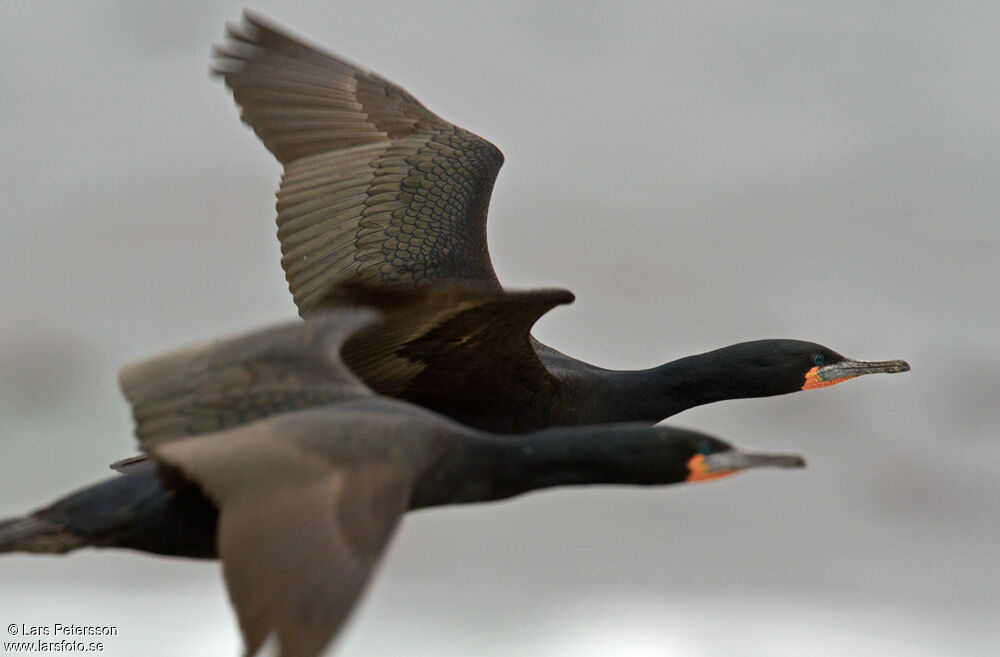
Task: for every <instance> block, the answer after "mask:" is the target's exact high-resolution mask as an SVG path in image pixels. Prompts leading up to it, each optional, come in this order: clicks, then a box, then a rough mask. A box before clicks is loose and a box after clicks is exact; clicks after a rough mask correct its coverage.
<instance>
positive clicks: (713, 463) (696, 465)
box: [687, 449, 806, 481]
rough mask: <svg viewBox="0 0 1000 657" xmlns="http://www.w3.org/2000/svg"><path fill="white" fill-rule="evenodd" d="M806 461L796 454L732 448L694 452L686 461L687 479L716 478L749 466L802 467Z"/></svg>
mask: <svg viewBox="0 0 1000 657" xmlns="http://www.w3.org/2000/svg"><path fill="white" fill-rule="evenodd" d="M804 467H806V461H805V459H804V458H802V457H801V456H799V455H798V454H762V453H755V452H741V451H739V450H736V449H733V450H729V451H726V452H715V453H714V454H708V455H705V454H696V455H695V456H694V457H693V458H692V459H691V460H690V461H688V471H689V474H688V477H687V481H705V480H707V479H717V478H719V477H725V476H728V475H731V474H735V473H737V472H740V471H741V470H748V469H750V468H804Z"/></svg>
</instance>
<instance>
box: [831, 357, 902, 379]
mask: <svg viewBox="0 0 1000 657" xmlns="http://www.w3.org/2000/svg"><path fill="white" fill-rule="evenodd" d="M909 371H910V364H909V363H907V362H906V361H905V360H850V359H847V358H845V359H844V360H842V361H840V362H839V363H831V364H829V365H824V366H823V367H820V368H819V369H817V370H816V375H817V376H818V377H819V380H820V381H835V380H836V379H847V378H850V377H854V376H861V375H862V374H895V373H896V372H909Z"/></svg>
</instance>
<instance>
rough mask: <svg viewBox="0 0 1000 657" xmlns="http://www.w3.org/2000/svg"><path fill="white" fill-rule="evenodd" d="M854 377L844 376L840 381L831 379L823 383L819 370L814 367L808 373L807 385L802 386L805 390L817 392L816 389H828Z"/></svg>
mask: <svg viewBox="0 0 1000 657" xmlns="http://www.w3.org/2000/svg"><path fill="white" fill-rule="evenodd" d="M853 378H854V377H853V376H842V377H840V378H839V379H830V380H829V381H821V380H820V378H819V368H818V367H814V368H812V369H811V370H809V371H808V372H806V380H805V383H803V384H802V389H803V390H815V389H816V388H826V387H827V386H832V385H834V384H836V383H840V382H841V381H847V380H848V379H853Z"/></svg>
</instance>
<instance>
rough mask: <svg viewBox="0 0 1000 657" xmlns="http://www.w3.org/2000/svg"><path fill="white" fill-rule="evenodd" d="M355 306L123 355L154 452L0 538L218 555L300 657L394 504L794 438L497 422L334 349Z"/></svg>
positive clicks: (238, 595) (689, 463)
mask: <svg viewBox="0 0 1000 657" xmlns="http://www.w3.org/2000/svg"><path fill="white" fill-rule="evenodd" d="M374 321H376V320H375V313H374V312H371V311H362V310H353V311H347V310H342V311H334V312H332V313H326V314H317V315H316V316H315V317H313V318H311V319H309V320H308V321H306V322H304V323H302V322H296V323H295V324H293V325H288V326H282V327H278V328H273V329H269V330H265V331H261V332H257V333H252V334H249V335H246V336H243V337H240V338H236V339H233V340H228V341H224V342H220V343H216V344H213V345H209V346H208V347H199V348H195V349H189V350H187V351H183V352H180V353H177V354H173V355H169V356H165V357H162V358H158V359H154V360H152V361H149V362H146V363H142V364H139V365H135V366H131V367H127V368H125V369H124V370H123V371H122V374H121V384H122V389H123V391H124V393H125V395H126V396H127V397H128V399H129V401H130V402H131V404H132V406H133V411H134V416H135V420H136V429H137V435H138V436H139V442H140V445H141V446H142V448H143V450H144V451H145V452H146V453H147V454H149V455H150V456H151V457H152V462H140V463H133V464H130V465H126V466H124V467H123V468H122V470H123V473H124V474H122V475H118V476H116V477H114V478H112V479H110V480H107V481H104V482H101V483H98V484H96V485H93V486H91V487H90V488H86V489H83V490H81V491H78V492H76V493H73V494H71V495H69V496H67V497H65V498H63V499H61V500H59V501H57V502H55V503H54V504H52V505H50V506H48V507H46V508H44V509H41V510H39V511H36V512H34V513H32V514H30V515H27V516H24V517H20V518H13V519H9V520H6V521H3V522H0V552H10V551H28V552H50V553H52V552H67V551H71V550H74V549H77V548H81V547H88V546H93V547H120V548H131V549H136V550H142V551H146V552H153V553H158V554H169V555H178V556H190V557H216V556H218V557H219V558H220V559H221V560H222V564H223V573H224V576H225V581H226V585H227V587H228V589H229V595H230V598H231V600H232V603H233V606H234V607H235V609H236V614H237V616H238V618H239V623H240V628H241V630H242V633H243V637H244V641H245V644H246V654H247V655H248V656H252V655H255V654H257V652H258V651H259V650H260V648H261V646H262V645H263V644H264V642H265V641H266V640H267V639H268V638H269V637H272V636H273V637H274V638H275V639H276V641H277V644H278V646H279V648H280V654H281V655H282V657H314V656H315V655H318V654H319V653H320V652H321V651H322V650H323V648H324V647H325V646H326V644H327V643H328V642H329V641H330V639H331V637H332V636H333V635H334V634H335V633H336V632H337V630H338V629H339V628H340V626H341V625H342V624H343V622H344V621H345V620H346V618H347V616H348V614H349V612H350V610H351V608H352V607H353V606H354V604H355V602H356V600H357V599H358V597H359V596H360V595H361V592H362V590H363V588H364V586H365V583H366V582H367V580H368V578H369V576H370V575H371V573H372V570H373V568H374V567H375V565H376V562H377V561H378V558H379V556H380V555H381V554H382V552H383V550H384V549H385V546H386V544H387V542H388V540H389V538H390V536H391V534H392V531H393V529H394V527H395V525H396V524H397V521H398V520H399V517H400V516H401V515H402V514H403V513H404V512H405V511H407V510H409V509H416V508H421V507H428V506H436V505H444V504H460V503H468V502H479V501H487V500H497V499H503V498H507V497H511V496H513V495H518V494H520V493H524V492H526V491H529V490H534V489H538V488H545V487H550V486H560V485H576V484H592V483H617V484H640V485H659V484H670V483H677V482H683V481H694V480H702V479H711V478H714V477H721V476H725V475H727V474H731V473H734V472H736V471H739V470H743V469H747V468H752V467H759V466H776V467H801V466H802V465H803V464H804V462H803V461H802V459H801V458H800V457H798V456H794V455H787V454H753V453H747V452H741V451H738V450H735V449H733V448H732V447H731V446H730V445H728V444H726V443H724V442H722V441H720V440H717V439H715V438H712V437H709V436H706V435H704V434H701V433H697V432H694V431H686V430H682V429H674V428H668V427H649V426H644V425H636V424H631V425H629V424H618V425H601V426H593V427H585V428H560V429H549V430H545V431H539V432H535V433H530V434H526V435H522V436H516V437H510V436H498V435H495V434H488V433H484V432H481V431H478V430H475V429H471V428H469V427H466V426H463V425H461V424H458V423H457V422H455V421H453V420H450V419H448V418H446V417H444V416H442V415H438V414H437V413H434V412H433V411H429V410H427V409H425V408H421V407H419V406H415V405H413V404H408V403H406V402H403V401H399V400H394V399H389V398H386V397H381V396H378V395H375V394H374V393H373V392H372V391H371V390H370V389H368V388H367V387H366V386H365V385H364V384H363V383H362V382H361V381H360V380H358V379H356V378H355V377H354V375H353V373H351V372H350V371H349V370H348V369H347V368H346V367H344V366H343V364H342V363H341V361H340V350H341V345H342V343H343V342H344V341H345V340H346V339H348V338H349V337H350V336H351V335H352V334H356V333H357V331H358V330H363V329H364V327H366V326H368V327H370V326H371V323H372V322H374Z"/></svg>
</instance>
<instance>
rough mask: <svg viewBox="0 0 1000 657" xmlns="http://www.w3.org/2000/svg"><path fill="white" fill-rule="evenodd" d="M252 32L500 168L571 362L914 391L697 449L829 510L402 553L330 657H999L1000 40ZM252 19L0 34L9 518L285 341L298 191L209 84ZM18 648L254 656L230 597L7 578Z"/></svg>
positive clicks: (726, 32) (820, 16)
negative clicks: (77, 635) (140, 422)
mask: <svg viewBox="0 0 1000 657" xmlns="http://www.w3.org/2000/svg"><path fill="white" fill-rule="evenodd" d="M654 5H655V6H654ZM258 8H259V9H261V10H263V11H264V12H265V13H267V14H269V15H270V16H272V17H273V18H275V19H276V20H279V21H281V22H283V23H284V24H286V25H287V26H289V27H290V28H292V29H294V30H296V31H298V32H300V33H302V34H305V35H306V36H308V37H310V38H312V39H313V40H315V41H318V42H320V43H323V44H326V45H327V46H329V47H330V48H331V49H334V50H336V51H338V52H340V53H342V54H344V55H346V56H348V57H350V58H352V59H354V60H355V61H358V62H360V63H362V64H364V65H366V66H368V67H370V68H372V69H374V70H376V71H378V72H380V73H382V74H384V75H385V76H386V77H388V78H389V79H392V80H394V81H397V82H399V83H400V84H402V85H403V86H404V87H405V88H406V89H408V90H409V91H411V92H412V93H413V94H414V95H416V96H417V97H418V98H419V99H421V101H423V102H424V103H425V104H426V105H427V106H428V107H429V108H431V109H432V110H433V111H435V112H437V113H439V114H441V115H442V116H444V117H446V118H448V119H450V120H452V121H454V122H456V123H457V124H459V125H461V126H463V127H466V128H468V129H470V130H473V131H475V132H476V133H478V134H480V135H483V136H484V137H486V138H488V139H490V140H492V141H493V142H494V143H496V144H497V145H498V146H499V147H500V148H501V150H503V152H504V153H505V155H506V158H507V164H506V166H505V167H504V169H503V170H502V171H501V173H500V176H499V179H498V181H497V186H496V191H495V193H494V197H493V203H492V207H491V212H490V228H489V238H490V245H491V251H492V254H493V262H494V264H495V266H496V269H497V271H498V273H499V275H500V278H501V280H502V281H503V282H504V283H505V284H506V285H508V286H511V287H518V286H521V287H525V286H541V285H561V286H566V287H569V288H571V289H572V290H573V291H575V292H576V294H577V298H578V301H577V302H576V303H575V304H574V305H572V306H570V307H568V308H560V309H558V310H556V311H554V312H552V313H551V314H550V315H548V316H546V317H545V318H544V319H543V321H542V322H541V323H540V324H539V325H538V326H537V327H536V333H535V334H536V335H537V336H538V337H539V338H540V339H542V340H543V341H545V342H546V343H548V344H550V345H552V346H554V347H556V348H558V349H560V350H562V351H564V352H567V353H569V354H572V355H574V356H577V357H579V358H583V359H585V360H588V361H591V362H594V363H597V364H600V365H604V366H607V367H618V368H639V367H648V366H651V365H653V364H658V363H660V362H662V361H666V360H670V359H673V358H675V357H679V356H683V355H687V354H691V353H698V352H702V351H706V350H709V349H713V348H716V347H719V346H723V345H726V344H730V343H733V342H739V341H743V340H750V339H757V338H765V337H789V338H800V339H808V340H814V341H817V342H821V343H824V344H826V345H828V346H830V347H831V348H833V349H835V350H837V351H840V352H841V353H844V354H845V355H848V356H851V357H856V358H862V359H885V358H905V359H907V360H909V362H910V364H911V365H912V366H913V371H912V372H911V373H909V374H906V375H899V376H878V377H871V378H864V379H861V380H859V381H856V382H851V383H848V384H846V385H842V386H837V387H835V388H832V389H827V390H823V391H821V392H811V393H808V394H807V393H803V394H797V395H791V396H787V397H780V398H772V399H767V400H748V401H734V402H725V403H721V404H715V405H711V406H707V407H702V408H699V409H695V410H693V411H688V412H686V413H684V414H682V415H680V416H677V417H675V418H673V419H671V420H670V422H672V423H675V424H678V425H682V426H690V427H696V428H699V429H702V430H704V431H708V432H711V433H714V434H717V435H719V436H721V437H725V438H727V439H729V440H731V441H733V442H734V443H736V444H739V445H741V446H746V447H759V448H766V449H771V450H793V451H800V452H802V453H803V454H804V455H805V456H806V457H807V458H808V459H809V468H808V469H807V470H805V471H802V472H791V473H790V472H761V473H753V474H749V475H745V476H742V477H734V478H732V479H729V480H726V481H722V482H718V483H713V484H711V485H695V486H681V487H675V488H673V489H671V488H665V489H659V490H640V489H626V488H611V487H606V488H589V489H585V490H584V489H577V490H560V491H552V492H545V493H540V494H534V495H529V496H526V497H524V498H521V499H518V500H514V501H510V502H505V503H499V504H492V505H481V506H470V507H464V508H449V509H441V510H431V511H423V512H420V513H415V514H413V515H411V516H408V517H407V518H406V520H405V522H404V524H403V526H402V529H401V531H400V532H399V534H398V536H397V538H396V540H395V542H394V543H393V545H392V547H391V549H390V551H389V554H388V556H387V558H386V560H385V562H384V564H383V567H382V569H381V572H380V573H379V575H378V577H377V578H376V579H375V582H374V586H373V587H372V589H371V590H370V592H369V595H368V597H367V599H366V601H365V603H364V604H363V605H362V607H361V608H360V609H359V610H358V613H357V614H356V616H355V618H354V622H353V623H352V625H351V627H350V629H349V631H348V632H347V633H346V635H345V636H344V637H343V639H342V640H341V642H340V643H339V645H338V647H337V650H336V653H337V654H338V655H341V656H343V657H348V656H351V657H360V656H372V655H407V656H410V657H412V656H425V655H426V656H428V657H430V656H434V657H440V656H441V655H462V656H466V655H476V656H477V657H479V656H482V657H490V656H494V655H495V656H498V657H499V656H504V657H507V656H509V655H519V656H529V657H531V656H537V657H542V656H545V657H549V656H563V655H565V656H567V657H569V656H573V657H586V656H591V655H593V656H598V655H600V656H604V655H610V654H614V655H624V656H629V657H647V656H650V657H651V656H670V657H709V656H713V657H714V656H720V657H722V656H724V657H743V656H746V657H760V656H768V657H771V656H774V657H785V656H789V657H790V656H793V655H794V656H796V657H798V656H801V655H810V656H817V655H818V656H826V655H830V656H833V655H837V656H838V657H839V656H842V655H853V656H857V655H863V656H867V655H873V656H874V655H878V656H880V657H881V656H885V655H900V656H903V655H905V656H906V657H921V656H925V655H926V656H935V657H937V656H939V655H942V654H948V655H995V654H996V653H997V649H998V646H1000V625H998V624H997V623H996V618H997V612H998V611H1000V568H998V567H997V559H998V555H1000V492H998V483H997V482H998V478H1000V436H998V427H1000V403H998V401H1000V400H998V390H1000V298H998V286H1000V184H998V180H1000V68H998V67H997V61H998V59H1000V11H998V9H997V5H996V3H995V2H978V3H977V2H969V3H960V4H958V5H954V4H950V3H949V4H942V3H931V2H918V3H901V2H871V1H865V2H853V1H848V2H844V1H841V2H821V3H815V2H781V1H777V0H774V1H765V0H751V1H750V2H743V1H741V2H736V1H733V2H714V1H709V2H702V3H688V2H684V3H649V2H634V3H622V2H620V3H614V4H612V3H607V4H597V3H591V4H577V3H572V2H549V3H539V2H534V1H527V0H521V1H515V2H503V3H498V2H490V3H468V2H461V3H458V2H455V3H448V2H439V1H429V2H420V3H414V2H402V1H400V2H372V1H371V0H367V1H364V2H361V1H338V2H328V1H323V2H319V1H311V0H310V1H304V0H303V1H296V2H292V1H277V0H275V1H262V2H261V3H260V5H259V7H258ZM239 11H240V6H239V5H237V4H232V3H230V2H215V1H212V2H208V1H202V0H197V1H195V0H187V1H183V2H172V3H156V4H152V3H134V2H125V1H122V0H118V1H111V0H108V1H100V2H93V1H91V2H75V3H70V2H50V1H41V2H35V3H31V4H30V5H29V4H27V3H3V4H0V90H2V92H0V119H2V120H0V126H2V127H0V153H2V158H0V178H2V180H3V184H2V188H0V189H2V191H0V208H2V212H3V218H2V220H0V302H2V305H0V307H2V310H0V313H2V315H0V317H2V323H0V417H2V425H3V429H2V441H3V442H2V445H3V452H2V457H0V464H2V465H0V468H2V476H0V516H5V515H9V514H14V513H20V512H23V511H26V510H28V509H30V508H34V507H36V506H39V505H41V504H43V503H47V502H48V501H50V500H51V499H52V498H55V497H57V496H60V495H62V494H63V493H65V492H67V491H69V490H71V489H74V488H77V487H80V486H82V485H85V484H89V483H90V482H92V481H94V480H97V479H100V478H104V477H107V476H110V472H109V470H108V469H107V465H106V464H107V463H109V462H111V461H113V460H115V459H118V458H121V457H124V456H129V455H131V454H133V453H134V452H135V447H134V444H133V440H132V438H131V436H130V431H131V421H130V418H129V413H128V409H127V407H126V405H125V404H124V402H123V401H122V399H121V398H120V397H119V393H118V390H117V387H116V380H115V377H116V372H117V369H118V368H119V367H120V366H121V365H123V364H125V363H126V362H128V361H131V360H134V359H137V358H142V357H146V356H150V355H153V354H156V353H158V352H162V351H165V350H168V349H172V348H175V347H179V346H183V345H186V344H187V343H190V342H193V341H198V340H205V339H209V338H213V337H217V336H222V335H226V334H230V333H234V332H238V331H243V330H246V329H249V328H252V327H257V326H261V325H263V324H266V323H269V322H277V321H282V320H287V319H289V318H291V317H294V316H295V311H294V307H293V305H292V302H291V298H290V295H289V294H288V293H287V290H286V288H285V282H284V278H283V275H282V272H281V269H280V266H279V262H278V259H279V258H278V245H277V240H276V239H275V237H274V232H275V228H274V223H273V215H274V213H273V203H274V197H273V192H274V190H275V188H276V185H277V181H278V174H279V167H278V165H277V164H276V162H274V161H273V160H272V159H271V157H270V155H269V154H268V153H267V152H266V151H265V150H264V148H263V147H262V146H261V145H260V144H259V143H258V142H257V141H256V139H255V138H254V136H253V135H252V133H251V132H250V131H249V130H247V129H246V128H245V127H243V126H242V124H240V123H239V121H238V118H237V111H236V109H235V108H234V106H233V103H232V101H231V98H230V96H229V94H228V93H227V92H226V91H225V89H224V88H223V85H222V84H221V83H220V82H219V81H218V80H213V79H210V78H209V76H208V74H207V69H208V55H209V46H210V44H211V43H212V42H213V41H217V40H218V39H219V38H220V37H221V35H222V26H223V23H224V21H226V20H235V19H237V18H238V16H239ZM0 621H2V622H0V626H3V625H5V624H7V623H25V624H52V623H55V622H63V623H78V624H101V625H115V626H117V627H118V629H119V635H118V636H117V637H112V638H109V639H108V640H107V647H106V649H105V653H104V654H106V655H110V656H112V657H118V656H126V655H127V656H130V657H132V656H134V655H143V656H144V657H159V656H164V657H165V656H168V655H169V656H174V655H189V656H191V657H200V656H207V655H213V656H215V655H236V654H238V652H239V640H238V635H237V632H236V623H235V621H234V619H233V616H232V614H231V612H230V610H229V607H228V602H227V600H226V595H225V591H224V588H223V586H222V582H221V578H220V575H219V569H218V566H217V565H216V564H214V563H192V562H187V561H182V560H171V559H165V558H151V557H146V556H142V555H138V554H131V553H124V552H120V553H116V552H94V551H90V552H81V553H77V554H74V555H72V556H69V557H67V558H42V557H21V556H13V557H11V556H4V557H3V558H2V559H0ZM2 631H3V630H2V629H0V632H2ZM3 640H4V641H7V640H9V638H8V637H7V636H4V638H3Z"/></svg>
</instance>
